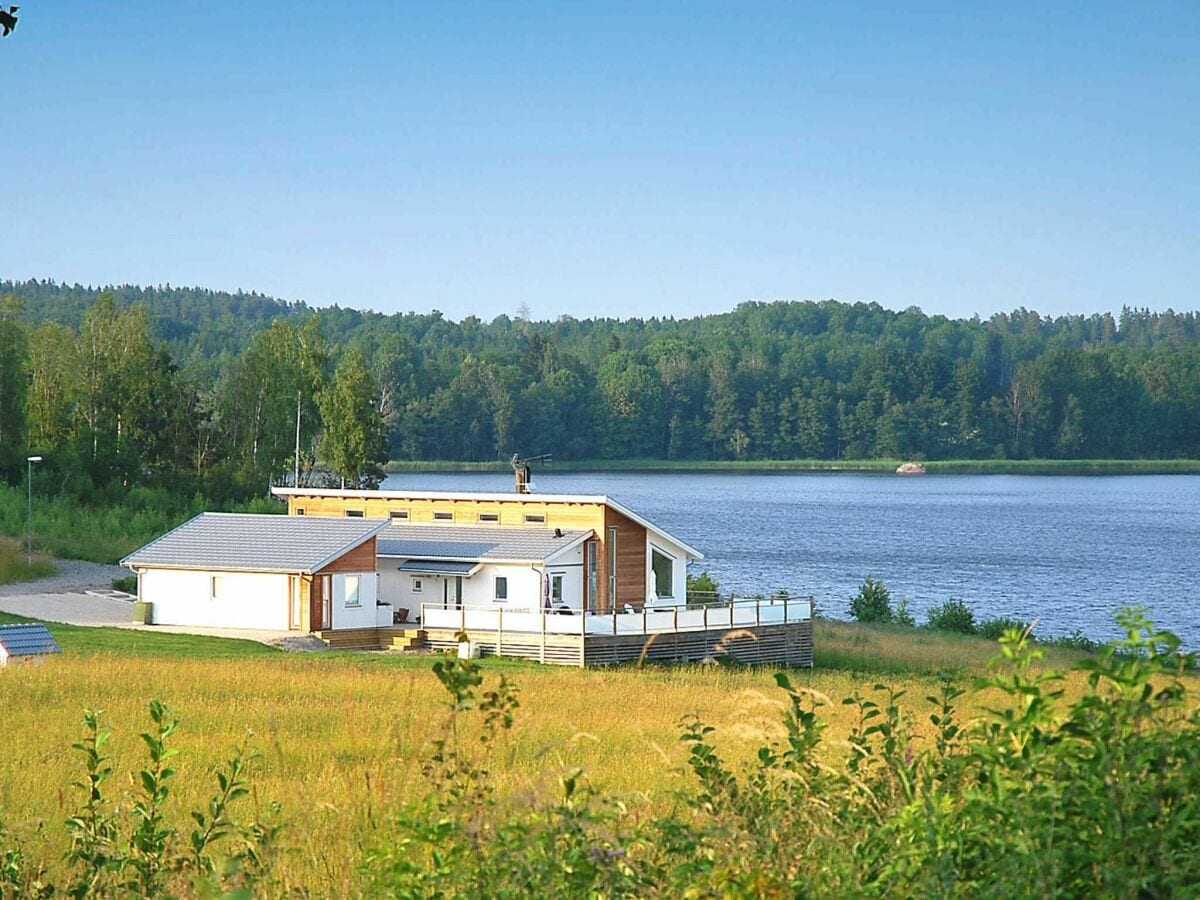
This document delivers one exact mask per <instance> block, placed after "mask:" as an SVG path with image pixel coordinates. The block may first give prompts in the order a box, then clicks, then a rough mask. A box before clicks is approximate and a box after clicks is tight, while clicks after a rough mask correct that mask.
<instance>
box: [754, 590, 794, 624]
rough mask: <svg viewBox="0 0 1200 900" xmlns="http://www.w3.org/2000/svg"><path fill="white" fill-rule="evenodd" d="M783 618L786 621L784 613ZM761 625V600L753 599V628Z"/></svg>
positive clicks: (758, 598)
mask: <svg viewBox="0 0 1200 900" xmlns="http://www.w3.org/2000/svg"><path fill="white" fill-rule="evenodd" d="M783 618H784V619H785V620H786V619H787V615H786V613H785V615H784V617H783ZM761 624H762V598H761V597H755V598H754V627H755V628H757V627H758V626H759V625H761Z"/></svg>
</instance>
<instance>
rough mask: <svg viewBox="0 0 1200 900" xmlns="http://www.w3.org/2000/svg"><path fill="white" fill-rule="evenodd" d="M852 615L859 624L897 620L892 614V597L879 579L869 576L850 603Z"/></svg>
mask: <svg viewBox="0 0 1200 900" xmlns="http://www.w3.org/2000/svg"><path fill="white" fill-rule="evenodd" d="M850 615H851V616H853V617H854V619H855V621H857V622H864V623H871V622H891V621H893V620H894V619H895V613H893V612H892V595H891V594H890V593H889V592H888V589H887V588H886V587H884V584H883V582H882V581H880V580H879V579H878V578H872V577H870V576H869V575H868V576H867V578H866V579H864V581H863V583H862V587H860V588H859V589H858V594H857V596H855V597H854V598H853V599H852V600H851V601H850Z"/></svg>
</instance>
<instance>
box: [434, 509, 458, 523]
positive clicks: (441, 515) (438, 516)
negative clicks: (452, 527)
mask: <svg viewBox="0 0 1200 900" xmlns="http://www.w3.org/2000/svg"><path fill="white" fill-rule="evenodd" d="M433 519H434V521H435V522H453V521H454V513H452V512H445V511H438V512H435V513H434V514H433Z"/></svg>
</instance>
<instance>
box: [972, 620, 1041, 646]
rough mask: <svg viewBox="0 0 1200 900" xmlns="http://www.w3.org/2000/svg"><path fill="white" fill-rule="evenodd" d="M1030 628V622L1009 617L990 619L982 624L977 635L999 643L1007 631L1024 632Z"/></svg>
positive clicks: (977, 630)
mask: <svg viewBox="0 0 1200 900" xmlns="http://www.w3.org/2000/svg"><path fill="white" fill-rule="evenodd" d="M1028 627H1029V623H1028V622H1022V621H1021V620H1020V619H1013V618H1009V617H1008V616H999V617H997V618H995V619H988V620H987V621H986V622H980V623H979V627H978V628H977V629H976V634H978V635H979V636H980V637H982V638H987V639H988V640H989V641H998V640H1000V638H1001V637H1003V636H1004V633H1005V632H1006V631H1024V630H1025V629H1026V628H1028Z"/></svg>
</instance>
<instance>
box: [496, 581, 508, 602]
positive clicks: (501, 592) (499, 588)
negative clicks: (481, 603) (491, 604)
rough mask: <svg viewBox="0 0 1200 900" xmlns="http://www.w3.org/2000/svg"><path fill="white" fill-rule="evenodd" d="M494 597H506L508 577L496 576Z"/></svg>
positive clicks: (498, 598) (503, 598) (504, 598)
mask: <svg viewBox="0 0 1200 900" xmlns="http://www.w3.org/2000/svg"><path fill="white" fill-rule="evenodd" d="M496 599H497V600H507V599H508V579H507V578H506V577H505V576H503V575H497V576H496Z"/></svg>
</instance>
